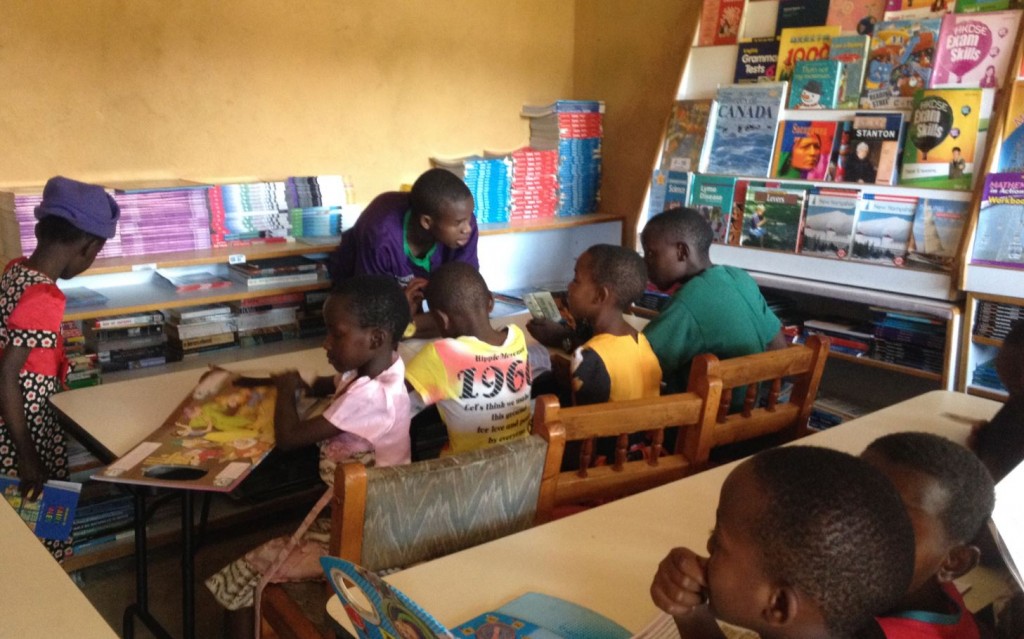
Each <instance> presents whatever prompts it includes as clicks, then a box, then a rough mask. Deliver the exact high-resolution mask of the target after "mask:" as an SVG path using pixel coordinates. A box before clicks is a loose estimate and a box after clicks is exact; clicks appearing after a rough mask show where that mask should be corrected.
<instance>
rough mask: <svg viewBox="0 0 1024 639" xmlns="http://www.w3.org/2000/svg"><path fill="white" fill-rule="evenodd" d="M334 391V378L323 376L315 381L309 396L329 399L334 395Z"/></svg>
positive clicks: (310, 388)
mask: <svg viewBox="0 0 1024 639" xmlns="http://www.w3.org/2000/svg"><path fill="white" fill-rule="evenodd" d="M334 390H335V384H334V376H333V375H323V376H321V377H317V378H316V379H315V380H313V383H312V384H311V385H310V387H309V394H310V395H312V396H313V397H329V396H330V395H333V394H334Z"/></svg>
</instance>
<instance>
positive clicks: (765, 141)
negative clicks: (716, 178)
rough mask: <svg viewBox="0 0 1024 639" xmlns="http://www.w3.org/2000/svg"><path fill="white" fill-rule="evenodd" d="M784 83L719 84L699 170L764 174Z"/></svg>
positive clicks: (785, 85)
mask: <svg viewBox="0 0 1024 639" xmlns="http://www.w3.org/2000/svg"><path fill="white" fill-rule="evenodd" d="M787 86H788V83H786V82H763V83H759V84H736V85H729V86H721V87H719V88H718V91H717V93H716V97H715V102H714V104H713V105H712V107H711V117H710V119H709V122H708V135H707V137H706V138H705V141H704V148H703V151H702V153H701V162H700V168H699V171H700V172H701V173H713V174H717V175H733V176H750V177H767V176H768V172H769V170H770V168H771V160H772V149H773V148H774V147H775V133H776V129H777V128H778V123H779V112H780V111H781V110H782V106H783V104H784V103H785V102H784V101H785V98H786V88H787Z"/></svg>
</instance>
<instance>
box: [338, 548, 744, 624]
mask: <svg viewBox="0 0 1024 639" xmlns="http://www.w3.org/2000/svg"><path fill="white" fill-rule="evenodd" d="M320 563H321V564H322V565H323V567H324V572H325V573H326V574H327V580H328V581H329V582H330V583H331V586H332V587H333V588H334V591H335V593H337V595H338V599H339V600H340V601H341V605H342V608H344V610H345V612H346V614H347V615H348V616H349V619H350V620H351V621H352V626H353V627H354V628H355V630H356V634H357V635H358V636H359V639H391V638H394V637H416V638H417V639H428V638H431V637H448V638H454V637H458V638H468V637H473V638H474V639H525V638H526V637H529V638H531V639H631V638H632V639H679V632H678V630H676V624H675V621H674V620H673V619H672V617H670V616H668V615H666V614H664V613H661V614H658V615H657V616H656V617H655V618H654V619H653V620H652V621H651V623H649V624H648V625H647V627H645V628H644V629H643V630H641V631H640V632H638V633H637V634H635V635H633V634H631V633H630V632H629V631H628V630H626V629H625V628H623V627H622V626H620V625H619V624H617V623H615V622H614V621H612V620H611V619H608V618H607V617H605V616H603V615H601V614H599V613H597V612H594V611H593V610H590V609H588V608H585V607H583V606H580V605H578V604H574V603H572V602H570V601H566V600H564V599H561V598H559V597H554V596H551V595H544V594H540V593H536V592H529V593H526V594H524V595H522V596H520V597H517V598H515V599H513V600H512V601H510V602H508V603H506V604H505V605H503V606H501V607H500V608H498V609H497V610H493V611H490V612H485V613H483V614H480V615H478V616H476V617H474V618H472V619H470V620H469V621H466V622H465V623H462V624H460V625H459V626H457V627H455V628H452V629H450V630H449V629H448V628H446V627H445V626H444V624H442V623H441V622H439V621H437V620H436V619H435V618H434V617H433V616H432V615H431V614H430V613H428V612H427V611H425V610H424V609H423V608H421V607H420V606H419V605H417V604H416V602H414V601H412V600H411V599H409V598H408V597H407V596H406V595H405V594H404V593H402V592H401V591H399V590H398V589H396V588H394V587H392V586H391V585H390V584H388V583H386V582H385V581H383V580H382V579H381V578H380V577H379V576H378V575H376V574H375V573H373V572H371V571H369V570H366V569H365V568H363V567H362V566H357V565H356V564H353V563H352V562H350V561H345V560H344V559H339V558H337V557H322V558H321V559H320ZM723 630H726V637H728V638H729V639H735V638H736V637H737V636H738V635H734V634H730V633H729V632H728V630H727V629H723ZM744 639H749V637H745V638H744Z"/></svg>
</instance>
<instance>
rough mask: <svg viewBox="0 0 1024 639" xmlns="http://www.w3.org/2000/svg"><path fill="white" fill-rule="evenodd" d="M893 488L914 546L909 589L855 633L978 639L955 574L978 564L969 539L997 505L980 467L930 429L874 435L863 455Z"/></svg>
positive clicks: (969, 455) (989, 480)
mask: <svg viewBox="0 0 1024 639" xmlns="http://www.w3.org/2000/svg"><path fill="white" fill-rule="evenodd" d="M861 458H862V459H864V460H865V461H867V462H868V463H869V464H871V465H872V466H874V467H875V468H877V469H878V470H880V471H881V472H882V474H884V475H885V476H886V477H888V478H889V481H891V482H892V484H893V486H895V487H896V490H897V492H899V494H900V497H901V498H902V499H903V503H904V504H905V505H906V508H907V512H908V514H909V515H910V521H911V522H912V524H913V526H914V534H915V537H916V544H917V552H916V556H915V561H914V577H913V579H912V580H911V582H910V589H909V590H908V591H907V593H906V594H905V596H904V597H903V599H902V600H901V601H900V603H899V604H898V605H897V606H896V608H895V610H894V611H893V612H890V613H888V614H886V615H883V616H879V617H878V618H877V619H875V621H874V622H873V623H870V624H868V626H866V627H865V628H864V630H863V631H862V632H860V633H859V634H858V637H859V638H860V639H868V638H874V637H892V638H894V639H898V638H901V637H935V638H936V639H942V638H943V637H948V638H950V639H978V638H979V637H980V634H979V632H978V626H977V624H976V623H975V621H974V616H973V615H972V614H971V613H970V611H968V610H967V608H966V607H965V606H964V599H963V597H962V596H961V595H960V593H959V592H958V591H957V589H956V586H955V585H954V584H953V580H954V579H957V578H958V577H961V576H963V575H965V574H967V573H968V572H969V571H970V570H971V569H972V568H974V567H975V566H976V565H977V564H978V559H979V556H980V551H979V549H978V547H977V546H975V545H973V544H972V540H973V539H975V538H976V537H977V536H978V534H979V533H981V532H982V530H983V529H984V528H985V525H986V523H987V522H988V518H989V516H991V514H992V508H993V507H994V506H995V486H994V485H993V483H992V477H991V476H989V474H988V471H987V470H985V466H984V465H983V464H982V463H981V460H979V459H978V458H977V457H976V456H975V455H974V454H973V453H972V452H971V451H969V450H967V449H966V448H964V447H963V446H960V445H959V444H956V443H954V442H951V441H949V440H948V439H945V438H944V437H939V436H938V435H932V434H930V433H893V434H891V435H885V436H884V437H879V438H878V439H876V440H875V441H873V442H871V444H870V445H868V447H867V449H866V450H865V451H864V452H863V453H861Z"/></svg>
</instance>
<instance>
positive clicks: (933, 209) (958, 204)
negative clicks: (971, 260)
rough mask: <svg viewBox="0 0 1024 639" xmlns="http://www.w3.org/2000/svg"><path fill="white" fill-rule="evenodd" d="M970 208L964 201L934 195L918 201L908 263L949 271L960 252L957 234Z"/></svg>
mask: <svg viewBox="0 0 1024 639" xmlns="http://www.w3.org/2000/svg"><path fill="white" fill-rule="evenodd" d="M969 208H970V202H968V201H967V200H949V199H944V198H935V197H922V198H921V199H920V200H918V202H917V210H916V211H915V212H914V230H913V233H912V234H911V236H910V247H909V248H908V251H907V263H908V264H909V265H911V266H923V267H926V268H933V269H937V270H941V271H949V270H951V269H952V267H953V262H954V261H955V260H956V256H957V255H958V253H959V251H958V248H959V247H960V236H961V235H962V234H963V230H964V224H965V223H966V222H967V216H968V211H969Z"/></svg>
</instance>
